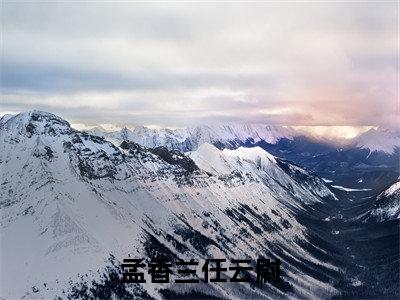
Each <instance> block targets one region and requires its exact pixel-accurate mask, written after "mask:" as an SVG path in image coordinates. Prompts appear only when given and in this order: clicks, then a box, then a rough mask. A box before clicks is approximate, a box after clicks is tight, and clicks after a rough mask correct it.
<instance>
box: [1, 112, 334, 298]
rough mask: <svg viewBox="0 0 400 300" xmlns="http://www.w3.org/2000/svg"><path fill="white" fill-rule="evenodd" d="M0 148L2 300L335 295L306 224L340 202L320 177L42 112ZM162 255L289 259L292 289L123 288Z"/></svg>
mask: <svg viewBox="0 0 400 300" xmlns="http://www.w3.org/2000/svg"><path fill="white" fill-rule="evenodd" d="M249 130H250V129H249ZM200 132H201V131H200ZM232 134H234V133H232ZM254 134H255V133H254ZM200 137H204V135H200ZM258 137H259V136H258ZM208 138H211V137H210V136H207V137H206V138H205V139H208ZM254 138H256V136H254ZM0 141H1V142H0V170H1V171H0V176H1V177H0V207H1V221H0V234H1V256H0V258H1V266H2V267H1V270H2V276H1V281H0V283H1V284H0V286H1V289H0V290H1V295H0V296H1V297H5V298H10V299H14V298H19V297H26V298H41V297H43V298H46V299H47V298H55V297H58V296H60V297H62V298H67V297H82V298H83V297H94V298H95V297H102V298H104V297H105V298H111V297H113V296H114V297H125V298H126V297H133V296H146V297H147V296H151V297H154V298H162V297H163V296H165V295H166V294H168V295H169V296H171V295H178V294H182V293H187V294H189V295H190V293H194V292H195V293H196V295H197V296H199V295H200V296H201V295H203V297H204V296H207V295H209V296H210V295H212V296H215V297H222V298H258V299H259V298H282V297H290V296H296V297H305V298H309V297H329V296H331V295H333V294H335V293H337V290H336V289H335V288H334V287H333V282H334V281H335V278H336V276H338V271H339V270H338V268H337V267H335V265H338V262H337V261H334V259H335V258H334V255H330V254H327V251H326V250H323V249H321V248H320V247H319V246H316V245H314V244H313V241H314V240H313V239H312V237H314V238H315V234H316V233H315V232H313V231H312V230H311V229H310V228H307V227H306V226H305V225H304V224H303V223H302V221H301V218H298V216H299V215H301V214H302V213H303V212H304V213H308V212H309V211H311V209H310V207H311V206H312V205H313V204H317V203H322V202H324V201H332V200H333V201H334V200H335V196H334V195H333V194H332V193H331V192H330V191H329V189H328V188H326V187H325V185H324V183H323V181H322V180H321V179H319V178H318V177H315V176H313V175H312V174H310V173H308V172H307V171H304V170H303V169H301V168H300V167H297V166H294V165H292V164H289V163H287V162H285V161H282V160H280V159H278V158H276V157H274V156H272V155H270V154H269V153H267V152H266V151H264V150H262V149H260V148H253V149H246V148H239V149H237V150H222V151H221V150H219V149H217V148H216V147H214V146H212V145H211V144H207V143H206V144H202V145H200V147H199V148H198V150H197V151H193V152H191V153H190V156H189V157H188V156H185V155H183V154H181V153H179V152H176V151H169V150H168V149H167V148H165V147H160V148H153V149H149V148H146V147H144V146H141V145H139V144H137V143H135V142H132V141H124V142H122V143H121V144H113V143H111V142H109V141H107V140H105V139H103V138H101V137H98V136H94V135H90V134H88V133H85V132H80V131H77V130H75V129H73V128H71V126H70V125H69V123H68V122H67V121H65V120H63V119H61V118H59V117H57V116H55V115H53V114H50V113H46V112H41V111H31V112H26V113H21V114H18V115H16V116H13V117H11V118H8V119H7V120H5V121H4V122H2V123H0ZM199 142H203V139H202V138H199V139H198V140H197V143H199ZM160 255H164V256H168V257H170V258H171V257H180V258H187V259H190V258H195V259H205V258H215V257H227V258H245V257H248V258H252V259H256V258H259V257H269V258H271V259H276V258H280V259H281V260H282V269H283V282H282V283H281V284H279V285H271V284H265V285H263V286H262V287H260V286H258V287H257V286H254V285H249V284H247V283H241V284H237V283H229V282H227V283H221V284H220V283H214V284H205V283H199V284H193V285H179V284H176V283H173V282H171V283H170V284H163V285H157V284H152V283H146V284H142V285H141V286H138V285H128V284H127V285H124V284H121V282H120V281H119V279H118V278H119V277H120V275H121V274H120V268H119V263H120V262H121V261H122V259H123V258H127V257H128V256H130V257H133V258H145V259H149V258H154V257H160ZM321 257H323V259H321ZM198 274H199V275H201V273H200V271H199V272H198ZM250 274H251V276H253V277H254V276H255V275H254V272H253V273H250ZM200 277H201V276H200Z"/></svg>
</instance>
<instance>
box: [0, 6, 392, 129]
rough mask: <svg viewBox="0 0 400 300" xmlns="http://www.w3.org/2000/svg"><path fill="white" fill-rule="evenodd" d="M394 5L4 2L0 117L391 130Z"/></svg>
mask: <svg viewBox="0 0 400 300" xmlns="http://www.w3.org/2000/svg"><path fill="white" fill-rule="evenodd" d="M398 6H399V4H398V2H396V1H391V2H384V1H379V2H366V1H363V2H336V3H335V2H332V1H331V2H308V3H306V2H303V3H299V2H297V3H295V2H287V3H282V2H280V3H279V2H275V3H274V2H264V3H263V2H253V3H247V4H244V3H243V4H241V3H237V2H236V3H219V4H214V3H197V4H196V3H187V4H182V3H178V2H175V3H173V2H169V3H168V2H165V3H161V2H158V3H151V4H146V3H145V2H142V3H138V2H136V3H135V2H126V1H125V2H118V3H116V2H100V1H96V2H94V1H93V2H78V1H65V2H60V3H51V2H37V3H32V2H25V3H23V2H21V3H11V2H7V1H2V16H1V22H2V55H1V59H2V61H1V75H2V78H1V87H2V97H1V105H0V113H6V112H19V111H25V110H30V109H41V110H46V111H50V112H53V113H56V114H59V115H61V116H62V117H64V118H67V119H68V120H70V121H72V122H73V123H85V124H96V123H99V124H100V123H101V124H102V123H117V124H144V125H159V126H173V127H177V126H178V127H179V126H184V125H192V124H195V123H215V122H218V123H221V122H232V121H235V122H252V123H260V122H261V123H268V124H282V125H374V126H375V125H382V124H387V123H394V122H395V121H396V118H397V117H398V113H399V108H398V100H397V98H398V95H397V94H398V88H397V79H398V78H397V73H398V72H397V70H398V61H397V60H398V32H397V31H398V24H397V22H398V21H397V19H398V14H399V8H398Z"/></svg>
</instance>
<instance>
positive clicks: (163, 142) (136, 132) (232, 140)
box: [89, 124, 295, 152]
mask: <svg viewBox="0 0 400 300" xmlns="http://www.w3.org/2000/svg"><path fill="white" fill-rule="evenodd" d="M89 133H91V134H94V135H98V136H103V137H104V138H106V139H107V140H109V141H111V142H119V143H120V142H122V141H124V140H129V141H132V142H135V143H138V144H140V145H142V146H145V147H149V148H154V147H160V146H166V147H167V148H168V149H173V150H179V151H182V152H186V151H192V150H196V149H197V148H198V147H199V146H200V145H201V144H203V143H211V144H215V145H218V146H221V147H228V148H236V147H238V146H241V145H243V144H245V143H251V144H255V143H257V142H260V141H265V142H267V143H276V142H277V141H278V140H279V139H281V138H292V137H293V136H294V134H295V131H294V130H292V129H290V128H288V127H283V126H268V125H259V124H231V125H200V126H194V127H188V128H183V129H173V130H172V129H167V128H164V129H151V128H147V127H144V126H137V127H135V128H134V129H133V130H130V129H128V128H126V127H125V128H123V129H121V130H120V131H114V132H107V131H102V130H101V129H99V128H94V129H92V130H90V131H89Z"/></svg>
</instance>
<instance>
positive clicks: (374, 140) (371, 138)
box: [355, 127, 400, 154]
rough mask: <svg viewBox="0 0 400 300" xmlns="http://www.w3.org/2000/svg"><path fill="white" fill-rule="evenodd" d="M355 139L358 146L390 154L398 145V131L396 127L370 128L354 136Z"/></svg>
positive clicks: (399, 145) (399, 135)
mask: <svg viewBox="0 0 400 300" xmlns="http://www.w3.org/2000/svg"><path fill="white" fill-rule="evenodd" d="M355 141H356V143H357V146H358V147H361V148H368V149H370V150H371V151H384V152H387V153H389V154H392V153H393V152H394V151H395V149H396V148H399V147H400V132H399V130H398V129H389V128H383V127H378V128H377V129H373V128H372V129H370V130H368V131H367V132H365V133H363V134H361V135H360V136H358V137H356V138H355Z"/></svg>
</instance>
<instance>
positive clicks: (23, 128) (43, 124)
mask: <svg viewBox="0 0 400 300" xmlns="http://www.w3.org/2000/svg"><path fill="white" fill-rule="evenodd" d="M1 125H2V126H3V128H4V129H5V130H6V131H7V132H10V133H12V132H15V133H18V134H21V133H25V134H27V135H28V137H30V136H32V135H33V134H35V133H36V134H50V135H55V134H57V133H58V134H60V133H65V132H70V131H71V130H72V128H71V125H70V124H69V123H68V122H67V121H66V120H64V119H63V118H61V117H59V116H57V115H55V114H52V113H49V112H45V111H41V110H31V111H27V112H22V113H19V114H17V115H14V116H12V117H9V118H7V119H6V120H5V122H2V123H1Z"/></svg>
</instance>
